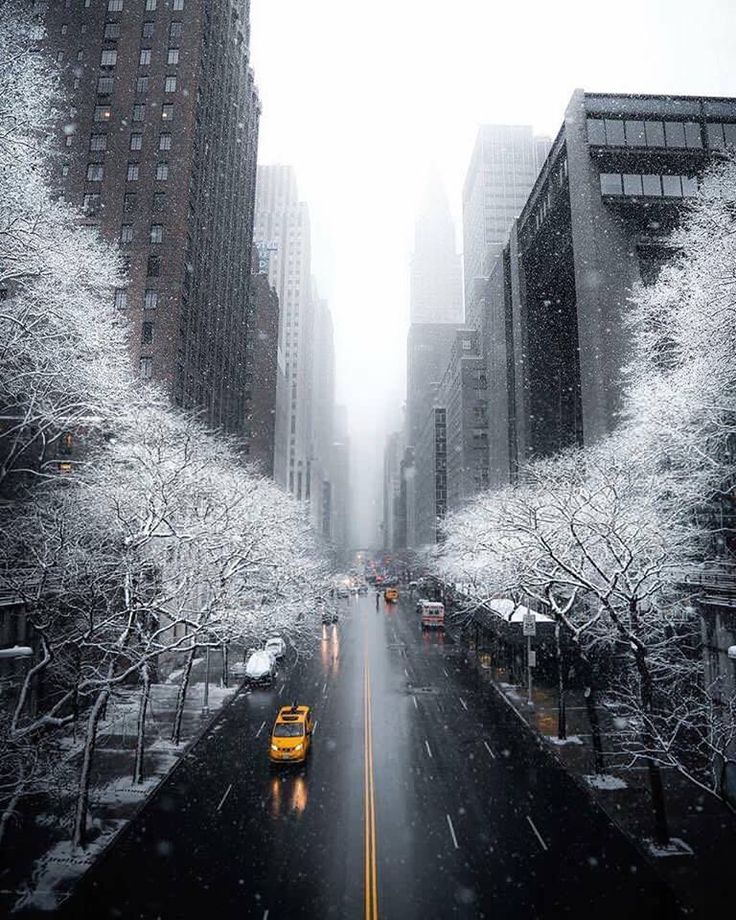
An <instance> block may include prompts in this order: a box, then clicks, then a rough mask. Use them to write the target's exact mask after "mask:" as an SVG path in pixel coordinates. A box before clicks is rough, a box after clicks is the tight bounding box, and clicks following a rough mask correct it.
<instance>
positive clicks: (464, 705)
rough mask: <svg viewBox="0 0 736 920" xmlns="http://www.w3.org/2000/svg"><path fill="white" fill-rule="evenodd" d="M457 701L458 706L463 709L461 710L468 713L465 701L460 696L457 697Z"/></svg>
mask: <svg viewBox="0 0 736 920" xmlns="http://www.w3.org/2000/svg"><path fill="white" fill-rule="evenodd" d="M458 699H459V700H460V705H461V706H462V707H463V709H464V710H465V712H467V711H468V704H467V703H466V702H465V700H464V699H463V698H462V697H461V696H459V697H458Z"/></svg>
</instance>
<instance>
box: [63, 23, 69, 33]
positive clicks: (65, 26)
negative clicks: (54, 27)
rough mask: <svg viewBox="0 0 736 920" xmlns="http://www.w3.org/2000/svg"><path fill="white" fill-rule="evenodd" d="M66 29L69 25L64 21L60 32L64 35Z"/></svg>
mask: <svg viewBox="0 0 736 920" xmlns="http://www.w3.org/2000/svg"><path fill="white" fill-rule="evenodd" d="M68 30H69V26H68V25H67V24H66V23H64V24H63V25H62V27H61V34H62V35H66V33H67V31H68Z"/></svg>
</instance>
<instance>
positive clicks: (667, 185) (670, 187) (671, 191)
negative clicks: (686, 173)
mask: <svg viewBox="0 0 736 920" xmlns="http://www.w3.org/2000/svg"><path fill="white" fill-rule="evenodd" d="M662 193H663V195H664V197H665V198H682V183H681V182H680V177H679V176H662Z"/></svg>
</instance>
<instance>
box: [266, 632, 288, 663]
mask: <svg viewBox="0 0 736 920" xmlns="http://www.w3.org/2000/svg"><path fill="white" fill-rule="evenodd" d="M263 647H264V649H265V650H266V651H267V652H269V653H270V654H272V655H273V657H274V658H283V657H284V655H285V654H286V643H285V642H284V640H283V639H282V638H281V636H271V638H270V639H267V640H266V644H265V645H264V646H263Z"/></svg>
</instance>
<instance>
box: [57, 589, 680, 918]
mask: <svg viewBox="0 0 736 920" xmlns="http://www.w3.org/2000/svg"><path fill="white" fill-rule="evenodd" d="M341 606H342V610H341V617H340V622H339V624H337V625H329V626H323V625H321V624H319V622H318V621H317V622H316V623H315V631H314V645H313V649H312V650H311V655H305V654H303V653H302V654H301V655H300V657H299V660H298V661H297V662H296V663H295V664H294V663H292V665H291V666H288V665H287V666H286V667H285V668H284V669H283V670H282V675H281V677H280V679H279V681H278V682H277V684H276V685H275V686H274V687H273V688H272V689H271V690H268V691H258V692H254V693H245V694H241V695H239V696H238V697H237V698H236V700H235V702H234V703H233V704H232V706H230V707H229V708H228V709H227V710H226V712H225V713H224V714H223V715H222V716H221V717H220V719H219V720H218V722H217V724H216V726H215V727H214V729H213V730H211V731H210V732H208V733H207V734H206V735H205V736H204V737H203V738H202V740H201V741H200V742H199V744H198V745H197V747H196V748H195V749H194V750H193V751H192V752H191V753H190V754H189V755H188V756H187V757H186V758H185V759H184V761H183V762H182V763H181V765H180V766H179V767H178V768H177V769H176V770H175V772H174V774H173V775H172V776H171V777H170V779H169V780H168V781H167V783H166V784H164V786H163V787H162V788H161V790H160V791H159V793H158V794H157V796H156V797H155V798H154V799H153V801H152V802H151V803H150V804H149V805H148V807H147V808H146V809H145V810H144V811H143V813H142V814H141V815H140V817H139V819H138V821H137V822H136V824H135V827H134V828H133V829H132V831H131V832H130V833H128V834H127V835H125V836H124V837H123V838H122V839H121V840H120V841H119V842H118V844H117V845H116V846H115V847H114V848H113V850H112V851H111V852H110V854H109V856H108V858H107V859H106V860H104V861H103V862H102V863H101V864H100V866H99V867H98V868H97V869H96V870H95V871H94V872H93V873H92V874H90V875H89V876H88V877H87V879H86V880H85V881H84V883H83V885H82V887H81V890H80V892H79V894H78V896H77V897H75V899H74V900H73V901H72V902H71V903H70V904H69V905H68V907H67V910H66V913H65V915H66V916H68V917H75V918H76V917H79V918H82V917H85V918H95V920H106V918H113V917H116V918H118V917H123V918H126V920H127V918H157V917H161V918H163V920H169V918H171V920H186V918H190V917H192V918H198V920H199V918H200V917H202V916H213V917H216V918H217V920H229V918H238V920H242V918H250V917H253V918H257V920H262V918H267V920H277V918H284V920H291V918H315V920H324V918H353V917H354V918H361V917H362V918H364V920H376V918H378V917H381V918H396V920H419V918H422V920H426V918H438V920H443V918H454V917H467V918H491V917H492V918H494V920H495V918H519V920H522V918H523V920H526V918H532V917H534V918H537V917H538V918H555V920H556V918H559V917H566V916H567V917H586V918H587V917H588V916H590V915H591V914H594V915H595V917H596V920H601V918H606V917H614V916H615V917H617V918H619V917H620V916H621V915H622V914H626V915H628V917H630V918H637V917H646V918H647V920H650V918H660V917H661V918H665V917H670V916H673V915H674V914H673V912H672V908H671V906H670V902H669V899H668V896H667V894H666V893H665V892H664V890H663V889H662V887H661V886H660V884H659V883H658V882H657V880H656V879H655V878H654V877H653V876H652V874H651V872H650V870H649V869H648V868H647V866H646V865H645V864H644V863H643V862H642V860H641V859H640V857H639V856H638V854H637V853H636V852H635V851H633V850H632V849H631V848H630V847H629V846H628V844H627V843H626V842H625V841H624V840H623V839H622V838H621V837H620V836H619V835H618V834H617V832H615V831H614V830H613V829H611V827H610V826H609V824H608V823H607V822H606V821H605V820H604V819H603V818H602V817H600V816H599V815H598V814H597V813H593V812H591V811H590V807H589V805H588V803H587V800H586V798H585V796H584V794H583V793H582V792H581V791H580V790H579V789H578V788H577V787H576V786H575V785H574V783H573V782H572V781H570V780H569V779H568V778H567V776H565V775H564V774H563V773H561V772H560V771H559V770H558V769H556V768H555V767H553V766H552V765H551V764H550V762H549V761H547V760H546V759H545V758H544V757H543V756H542V754H541V753H540V752H539V750H538V749H537V748H536V747H535V746H534V744H533V743H531V742H530V740H529V739H528V738H527V736H526V734H525V733H524V732H523V730H522V729H521V727H520V725H519V723H518V721H517V720H516V718H515V717H514V715H513V714H512V713H510V711H509V710H508V708H507V707H506V706H505V705H504V704H503V703H502V702H500V701H499V700H498V699H497V698H496V697H495V696H494V695H493V693H492V692H490V691H489V690H488V688H487V687H486V686H485V684H484V683H483V682H479V681H478V679H477V676H476V672H475V671H474V670H472V669H469V668H468V667H466V665H465V663H464V660H463V654H462V651H461V649H460V648H459V647H458V646H457V645H456V644H455V643H453V642H452V640H451V638H450V637H449V636H445V635H444V634H443V633H441V632H432V633H422V630H421V628H420V626H419V622H418V617H417V615H416V614H415V612H414V609H413V604H412V603H411V602H410V600H409V599H408V598H407V599H402V600H401V602H400V603H399V604H398V605H391V606H386V605H384V603H383V601H381V603H380V605H379V609H378V610H376V606H375V600H374V598H373V597H364V598H360V599H357V598H352V599H351V600H350V601H347V602H343V603H342V605H341ZM315 617H316V615H315ZM292 700H298V701H299V702H300V703H306V704H308V705H311V706H312V707H313V712H314V718H315V729H316V730H315V735H314V739H313V746H312V751H311V753H310V756H309V759H308V761H307V763H306V764H304V765H300V766H280V765H279V766H276V767H272V766H271V765H270V764H269V761H268V744H269V732H270V728H271V725H272V724H273V719H274V717H275V715H276V712H277V711H278V708H279V706H280V705H283V704H285V703H287V702H291V701H292ZM122 879H126V880H130V879H135V880H136V883H135V884H134V885H133V884H121V880H122Z"/></svg>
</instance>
